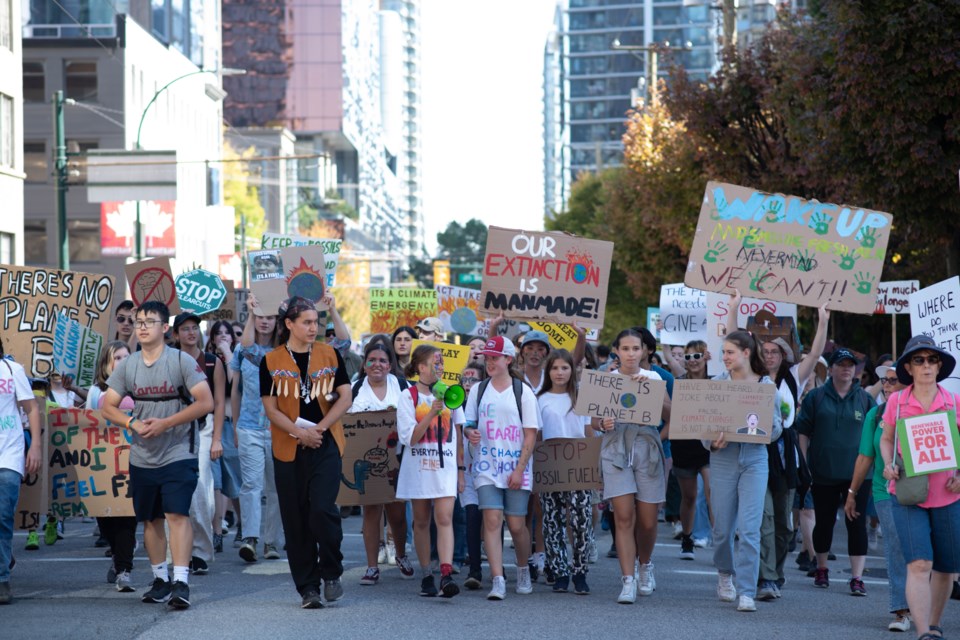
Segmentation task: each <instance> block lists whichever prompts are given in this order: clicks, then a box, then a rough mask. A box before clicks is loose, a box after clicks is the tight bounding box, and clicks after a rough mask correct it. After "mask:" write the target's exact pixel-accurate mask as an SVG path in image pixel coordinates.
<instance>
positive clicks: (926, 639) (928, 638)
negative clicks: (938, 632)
mask: <svg viewBox="0 0 960 640" xmlns="http://www.w3.org/2000/svg"><path fill="white" fill-rule="evenodd" d="M942 637H943V636H935V635H933V634H932V633H925V634H923V635H922V636H920V637H919V638H917V640H940V638H942Z"/></svg>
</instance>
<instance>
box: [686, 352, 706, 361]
mask: <svg viewBox="0 0 960 640" xmlns="http://www.w3.org/2000/svg"><path fill="white" fill-rule="evenodd" d="M702 357H703V354H702V353H685V354H683V359H684V360H699V359H700V358H702Z"/></svg>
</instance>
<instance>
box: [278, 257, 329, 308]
mask: <svg viewBox="0 0 960 640" xmlns="http://www.w3.org/2000/svg"><path fill="white" fill-rule="evenodd" d="M280 254H281V256H282V257H283V265H284V280H286V283H287V295H288V297H293V296H301V297H303V298H306V299H307V300H312V301H313V302H315V303H318V302H320V299H321V298H323V294H324V292H325V291H326V280H327V276H326V271H325V267H324V256H323V248H322V247H319V246H317V245H312V246H302V247H287V248H286V249H282V250H281V251H280Z"/></svg>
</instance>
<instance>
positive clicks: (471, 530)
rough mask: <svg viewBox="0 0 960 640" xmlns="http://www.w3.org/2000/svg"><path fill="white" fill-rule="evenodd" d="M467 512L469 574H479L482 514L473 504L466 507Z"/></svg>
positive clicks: (480, 566)
mask: <svg viewBox="0 0 960 640" xmlns="http://www.w3.org/2000/svg"><path fill="white" fill-rule="evenodd" d="M466 512H467V554H468V555H469V556H470V573H480V570H481V568H482V565H481V560H480V538H481V536H482V532H483V514H482V513H480V507H478V506H477V505H475V504H468V505H467V506H466Z"/></svg>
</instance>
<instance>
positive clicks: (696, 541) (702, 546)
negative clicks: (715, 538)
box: [693, 538, 710, 549]
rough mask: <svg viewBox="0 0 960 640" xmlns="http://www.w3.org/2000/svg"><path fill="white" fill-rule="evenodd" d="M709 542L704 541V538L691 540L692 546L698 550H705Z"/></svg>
mask: <svg viewBox="0 0 960 640" xmlns="http://www.w3.org/2000/svg"><path fill="white" fill-rule="evenodd" d="M709 542H710V541H709V540H708V539H706V538H694V539H693V546H695V547H697V548H698V549H706V548H707V544H708V543H709Z"/></svg>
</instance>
